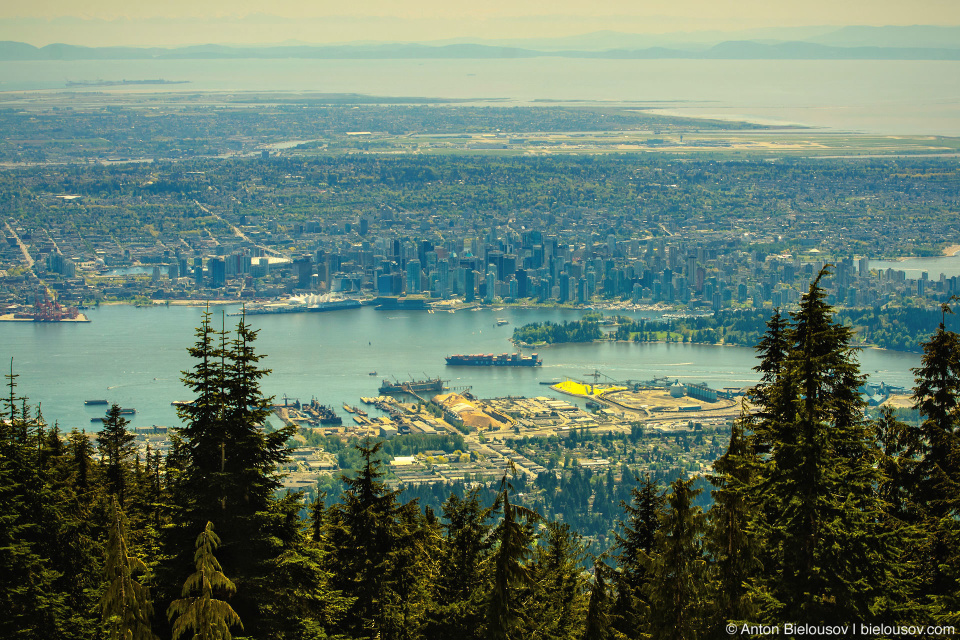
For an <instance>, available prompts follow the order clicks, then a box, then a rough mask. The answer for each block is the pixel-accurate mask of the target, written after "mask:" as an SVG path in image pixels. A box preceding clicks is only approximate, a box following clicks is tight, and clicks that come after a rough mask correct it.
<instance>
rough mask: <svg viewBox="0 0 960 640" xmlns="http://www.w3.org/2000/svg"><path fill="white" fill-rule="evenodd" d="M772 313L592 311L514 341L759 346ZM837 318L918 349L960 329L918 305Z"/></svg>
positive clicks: (871, 337) (865, 342) (856, 342)
mask: <svg viewBox="0 0 960 640" xmlns="http://www.w3.org/2000/svg"><path fill="white" fill-rule="evenodd" d="M767 319H768V313H767V312H764V311H762V310H757V309H732V310H723V311H718V312H716V313H711V314H704V315H696V316H685V315H673V316H670V317H668V318H664V319H650V320H635V319H633V318H630V317H625V316H622V315H617V314H612V315H609V316H605V315H604V314H603V313H599V312H588V313H585V314H584V317H583V319H582V320H574V321H565V322H559V323H556V322H549V321H548V322H536V323H530V324H526V325H523V326H522V327H517V328H516V329H514V330H513V337H512V341H513V343H514V344H515V345H518V346H524V347H535V346H541V345H550V344H561V343H565V342H595V341H601V340H623V341H630V342H678V343H684V344H686V343H694V344H728V345H739V346H753V345H755V344H757V343H758V342H759V341H760V339H761V337H762V336H763V333H764V332H765V331H766V323H767ZM834 319H835V321H836V322H838V323H840V324H843V325H844V326H846V327H849V328H850V329H851V335H850V338H851V345H852V346H859V347H877V348H881V349H892V350H896V351H910V352H917V353H919V352H921V351H922V350H923V343H924V342H925V341H926V340H928V339H929V338H930V336H932V335H933V334H934V333H936V332H937V331H938V327H939V325H940V323H946V326H947V327H948V328H949V329H950V330H952V331H956V330H958V329H960V321H958V319H957V318H956V317H955V316H953V315H947V316H946V317H944V315H943V313H942V312H941V311H940V310H934V309H927V308H918V307H894V308H877V307H874V308H869V309H843V310H835V311H834Z"/></svg>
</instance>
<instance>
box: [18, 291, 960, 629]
mask: <svg viewBox="0 0 960 640" xmlns="http://www.w3.org/2000/svg"><path fill="white" fill-rule="evenodd" d="M822 276H823V273H821V276H820V277H818V278H817V279H816V280H815V281H814V282H813V284H812V285H811V287H810V291H809V293H808V294H807V295H806V296H804V298H803V299H802V301H801V304H800V306H799V308H798V310H797V311H795V312H794V313H791V314H789V315H783V314H780V313H777V314H775V315H774V316H773V317H772V318H770V319H769V320H768V321H767V323H766V329H765V331H764V333H763V335H762V337H761V339H760V340H759V342H758V347H757V348H758V352H759V355H760V362H759V365H758V367H757V370H758V373H759V374H760V382H759V384H758V385H757V386H756V387H755V388H754V389H753V390H752V391H751V397H750V399H751V402H752V404H753V406H754V408H755V411H754V412H753V413H752V414H750V415H745V416H744V417H743V418H742V419H741V420H740V421H738V423H737V424H736V425H735V427H734V429H733V432H732V434H731V440H730V444H729V447H728V448H727V450H726V451H725V452H724V453H723V455H721V456H720V457H719V458H718V460H717V461H716V463H715V464H714V466H713V471H712V473H710V474H709V475H708V476H707V477H706V480H707V481H708V482H709V487H712V489H711V491H710V493H711V494H712V505H711V506H710V507H709V508H707V509H705V508H704V506H702V505H704V504H705V496H704V494H705V493H706V491H703V487H704V482H703V480H704V479H703V478H700V477H698V476H690V477H689V478H679V479H676V480H674V481H672V482H670V484H669V486H664V485H662V484H659V483H657V482H656V481H655V480H654V479H653V478H650V477H643V478H621V482H619V483H618V482H617V481H616V480H615V478H614V474H609V475H608V476H607V477H605V478H603V480H602V481H601V482H600V484H602V485H603V490H604V492H605V493H602V494H600V495H598V494H597V491H598V490H599V489H600V487H598V486H597V484H598V482H597V478H598V477H600V476H594V478H593V482H591V481H590V480H591V479H590V477H588V476H587V475H586V473H585V471H581V470H578V469H576V468H574V469H571V470H570V473H569V474H563V476H562V479H561V478H559V477H556V476H554V479H553V480H550V479H549V478H548V477H547V476H546V475H545V476H541V477H540V478H537V479H536V480H531V479H521V478H515V477H514V476H513V474H512V473H510V470H509V469H507V470H505V471H504V473H503V476H502V477H501V478H500V480H499V481H498V482H496V483H494V484H493V485H484V486H478V487H476V488H473V489H470V490H465V491H464V492H463V493H462V494H458V493H453V494H448V495H447V497H446V498H445V499H444V501H443V502H442V504H441V505H440V508H439V509H434V508H432V507H430V506H428V505H422V504H421V503H420V501H419V500H417V499H416V498H414V499H409V498H410V497H411V496H412V495H413V494H414V493H416V492H414V491H409V492H408V491H403V490H399V489H391V488H390V487H389V486H388V485H387V484H386V482H385V477H384V473H385V472H384V470H383V468H382V465H381V463H380V462H379V459H380V456H381V451H382V448H383V447H384V446H385V445H384V444H383V443H379V442H372V441H370V440H366V441H363V442H361V443H360V444H359V446H358V448H357V451H358V453H359V457H360V464H359V467H358V469H357V471H356V472H355V473H350V474H346V476H345V477H344V478H343V488H342V491H341V493H340V495H339V496H337V497H336V499H335V500H334V501H331V502H330V503H329V504H328V503H327V502H326V501H324V500H322V499H316V500H313V501H311V502H310V503H309V504H307V503H306V502H305V500H304V496H303V494H302V493H298V492H296V493H283V492H281V491H279V489H280V486H281V485H280V477H279V475H278V473H277V471H276V469H277V465H278V463H279V462H282V461H283V460H284V459H285V458H286V457H287V452H286V444H285V443H286V440H287V439H288V438H289V436H290V435H291V433H290V431H291V429H282V430H279V431H275V432H271V433H265V432H264V431H263V430H261V429H260V428H259V426H258V425H260V424H262V422H263V419H264V417H265V415H266V411H267V406H268V399H266V398H264V397H263V395H262V393H261V392H260V382H261V380H262V379H263V377H264V376H265V375H267V373H268V371H266V370H264V369H262V368H260V367H259V366H258V361H259V356H258V355H257V354H256V352H255V351H254V350H253V348H252V343H253V342H254V340H255V338H256V332H254V331H251V330H250V328H249V327H248V326H247V325H246V324H245V321H244V320H241V321H240V323H239V325H238V326H237V328H236V331H235V332H233V333H229V334H228V333H223V332H216V331H214V330H212V329H211V326H210V321H209V316H207V317H205V319H204V321H203V323H202V326H201V327H200V328H199V329H198V331H197V339H196V343H195V344H194V346H193V347H191V348H190V350H189V351H190V353H191V356H192V358H193V362H194V365H193V367H192V368H191V369H190V370H188V371H186V372H184V381H185V383H186V385H187V386H188V388H190V389H191V390H192V391H193V395H194V401H193V402H192V403H191V404H190V405H188V406H184V407H182V408H181V419H182V424H183V426H182V427H181V428H180V429H179V430H178V432H177V434H176V436H175V438H174V443H173V448H172V450H171V452H170V454H169V455H168V456H166V457H165V458H163V457H161V456H159V455H157V454H155V453H152V452H149V453H148V454H147V455H146V456H145V457H144V458H141V457H139V456H138V455H137V453H136V451H135V450H134V449H133V448H132V439H131V438H130V434H129V432H128V431H127V429H126V424H125V421H124V419H123V417H122V415H120V414H119V409H118V408H116V407H115V408H112V409H111V411H110V412H109V413H108V414H107V416H106V417H105V418H104V429H103V431H101V432H100V434H98V436H97V438H96V440H95V441H94V440H92V439H90V438H88V437H87V436H86V435H85V434H83V433H79V432H73V433H71V434H69V435H66V436H64V435H63V434H61V433H60V432H59V430H58V429H57V427H56V426H54V427H52V428H51V427H48V426H47V425H46V424H45V422H44V421H43V419H42V416H41V415H40V413H39V410H37V411H33V410H32V409H30V408H29V407H28V406H27V404H26V402H25V401H24V400H22V399H21V398H19V397H17V396H16V393H15V392H16V384H15V378H16V376H15V375H14V373H13V372H12V371H11V373H10V375H9V391H10V393H9V397H7V398H6V399H5V401H4V403H3V413H4V421H3V422H2V423H0V430H2V431H0V637H3V638H37V639H40V638H43V639H47V638H77V639H96V638H107V637H109V638H135V639H148V638H155V637H159V638H181V637H188V638H230V637H237V638H241V637H243V638H256V639H258V640H262V639H278V640H279V639H286V638H290V639H297V640H300V639H320V638H354V639H360V638H365V639H373V638H380V639H381V640H387V639H405V638H411V639H420V638H423V639H432V638H437V639H446V638H449V639H458V640H459V639H471V638H476V639H496V640H502V639H507V638H515V639H520V638H537V639H540V638H542V639H554V638H556V639H561V638H562V639H580V638H583V639H595V638H602V639H622V638H668V639H677V640H698V639H700V638H727V637H731V635H730V634H729V632H728V631H727V627H728V625H731V624H733V625H737V626H738V627H739V626H740V625H743V624H746V623H750V624H756V625H760V624H768V625H780V624H783V623H785V622H790V623H793V624H797V625H824V624H854V623H856V624H860V623H864V624H886V625H908V624H909V625H918V624H923V625H948V626H949V625H952V626H960V615H958V613H957V612H958V611H960V596H958V594H960V524H958V523H960V519H958V516H960V491H958V489H960V486H958V484H960V337H958V335H957V334H955V333H953V332H951V331H948V330H947V329H946V327H945V325H944V324H941V325H940V326H939V327H938V329H937V331H936V332H935V333H934V334H933V335H932V336H931V337H930V338H929V339H928V340H927V341H926V342H925V343H924V353H923V358H922V361H921V366H920V367H918V368H917V369H916V370H915V371H914V373H915V375H916V386H915V400H916V405H917V409H918V411H919V415H920V417H921V420H920V422H919V423H918V424H917V425H908V424H905V423H902V422H899V421H898V420H897V419H896V418H895V416H894V415H893V414H892V413H889V412H888V413H884V414H882V415H881V416H880V418H879V419H876V420H872V419H868V418H867V417H866V416H865V414H864V411H863V409H864V405H863V401H862V400H861V398H860V395H859V393H858V391H857V389H858V387H859V386H860V385H861V383H862V381H863V376H862V375H861V374H860V371H859V368H858V365H857V361H856V350H855V348H853V347H851V346H850V340H851V330H850V328H848V327H846V326H844V325H843V324H841V323H839V322H837V321H836V319H835V317H834V316H833V312H832V309H831V308H830V307H829V306H828V305H827V304H826V302H825V297H824V292H823V290H822V289H821V288H820V286H819V284H820V279H821V277H822ZM945 313H946V310H945V311H944V314H945ZM611 479H613V480H612V481H611ZM627 480H631V481H632V482H631V484H630V485H629V491H627V492H624V491H623V488H622V487H621V488H619V489H618V488H617V485H624V483H625V482H626V481H627ZM607 482H611V486H610V487H607ZM535 486H536V487H537V488H538V490H539V492H540V493H541V494H545V493H557V492H560V493H567V494H568V495H566V496H564V497H563V499H562V500H563V501H564V505H563V510H562V511H561V510H560V509H556V508H553V509H547V508H546V506H547V505H546V503H545V502H544V503H543V504H533V505H529V504H523V503H521V502H520V494H521V493H524V492H526V491H531V490H532V489H533V488H534V487H535ZM433 490H434V489H433V488H430V489H427V488H423V487H420V488H418V489H417V491H418V492H421V493H422V492H425V491H433ZM598 500H599V501H600V503H601V505H600V506H599V508H600V509H605V510H607V511H613V512H616V519H617V525H616V527H615V528H614V531H613V535H612V537H610V538H608V539H606V540H605V542H604V543H603V544H602V545H601V544H591V542H590V541H588V540H587V539H586V538H585V537H584V536H583V535H582V534H581V533H580V532H578V531H577V529H576V527H575V526H573V523H572V522H571V521H569V520H574V518H568V514H570V513H573V512H576V511H577V510H586V509H587V508H588V507H589V508H590V510H591V511H592V510H593V509H596V508H598V505H597V504H596V503H597V501H598ZM591 502H592V503H593V504H590V503H591ZM554 504H558V503H554ZM788 635H789V634H788ZM939 635H943V636H948V635H955V633H954V632H953V631H949V630H944V631H943V632H942V633H940V634H939Z"/></svg>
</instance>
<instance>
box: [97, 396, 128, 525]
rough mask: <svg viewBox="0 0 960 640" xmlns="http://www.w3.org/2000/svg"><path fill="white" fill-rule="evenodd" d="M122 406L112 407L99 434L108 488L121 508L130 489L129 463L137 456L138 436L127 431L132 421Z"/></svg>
mask: <svg viewBox="0 0 960 640" xmlns="http://www.w3.org/2000/svg"><path fill="white" fill-rule="evenodd" d="M120 410H121V409H120V405H117V404H114V405H111V406H110V409H109V410H108V411H107V415H106V417H104V418H103V428H102V429H101V430H100V433H98V434H97V445H98V448H99V450H100V456H101V458H102V459H103V461H104V463H105V464H106V472H107V473H106V475H107V487H108V489H109V491H110V493H112V494H113V495H115V496H117V500H118V501H119V502H120V506H124V504H125V503H126V498H127V492H128V489H129V484H130V478H129V475H130V473H129V469H128V466H129V462H130V459H131V458H133V456H134V455H135V454H136V444H135V443H134V441H135V440H136V436H134V435H133V434H132V433H130V432H129V431H127V425H128V424H130V421H129V420H127V419H126V418H124V417H123V415H122V414H121V413H120Z"/></svg>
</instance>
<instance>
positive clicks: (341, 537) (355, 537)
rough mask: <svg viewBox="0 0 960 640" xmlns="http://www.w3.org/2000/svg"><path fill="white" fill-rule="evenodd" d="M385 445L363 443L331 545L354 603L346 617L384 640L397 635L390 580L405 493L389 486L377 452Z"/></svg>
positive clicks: (335, 567)
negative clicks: (399, 498) (401, 494)
mask: <svg viewBox="0 0 960 640" xmlns="http://www.w3.org/2000/svg"><path fill="white" fill-rule="evenodd" d="M382 446H383V443H382V442H376V443H374V442H372V441H371V440H370V439H369V438H367V439H365V440H364V441H363V442H361V443H360V444H358V445H357V448H358V449H359V450H360V455H361V457H362V458H363V466H362V467H361V468H360V470H359V473H358V474H357V476H356V477H352V478H351V477H344V479H343V480H344V483H345V484H346V491H345V492H344V494H343V497H342V502H341V504H337V505H335V506H334V507H333V508H332V509H331V510H330V514H329V518H330V521H331V534H330V542H331V544H332V545H333V547H334V548H335V549H336V555H335V557H334V558H333V559H332V562H333V564H332V566H331V570H332V571H333V574H334V585H335V587H336V588H337V589H339V590H340V591H342V592H343V594H344V595H346V596H347V597H349V598H352V599H353V605H352V606H351V608H350V612H349V615H348V616H347V619H346V624H347V629H346V630H347V631H349V633H350V634H351V635H353V636H354V637H358V638H374V637H376V636H378V635H379V636H380V637H381V638H382V639H383V640H387V638H394V637H396V636H395V635H393V632H394V631H395V630H396V629H397V627H398V625H397V621H396V619H395V618H394V617H393V614H395V613H396V610H395V608H393V607H392V606H391V603H393V602H394V601H395V594H396V592H395V585H394V584H392V582H391V580H390V575H391V566H390V562H391V559H392V557H393V553H394V552H395V550H396V545H397V542H398V529H397V517H398V512H399V509H400V505H399V503H398V501H397V495H398V493H399V492H397V491H390V490H389V489H387V486H386V484H385V483H384V482H383V480H382V478H383V475H384V473H383V471H381V470H380V462H379V461H378V459H377V454H378V453H379V451H380V448H381V447H382Z"/></svg>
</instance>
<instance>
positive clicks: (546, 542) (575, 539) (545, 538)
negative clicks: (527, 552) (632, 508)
mask: <svg viewBox="0 0 960 640" xmlns="http://www.w3.org/2000/svg"><path fill="white" fill-rule="evenodd" d="M537 543H538V544H537V545H536V547H535V548H534V553H533V562H532V563H531V565H530V573H531V578H532V586H531V587H530V588H529V589H528V590H527V591H526V594H525V597H524V599H523V605H522V612H521V619H522V621H523V622H522V624H521V627H522V632H521V633H520V634H519V635H520V637H522V638H530V639H531V640H537V639H543V640H575V639H578V638H580V637H581V635H582V634H583V628H584V621H585V617H586V610H587V604H588V598H589V594H588V592H587V589H586V579H585V578H584V575H583V569H582V563H583V561H584V558H585V554H586V546H585V544H584V542H583V538H582V536H580V534H578V533H576V532H574V531H573V530H572V529H571V528H570V525H569V524H566V523H563V524H561V523H556V522H547V523H545V525H544V526H543V527H542V528H541V531H540V534H539V535H538V540H537Z"/></svg>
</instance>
